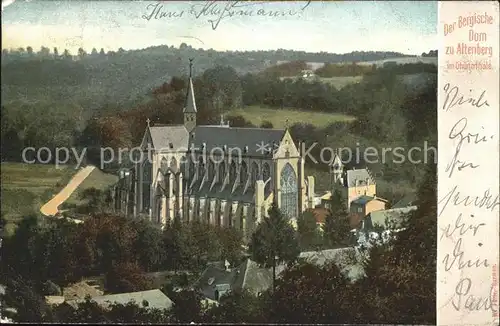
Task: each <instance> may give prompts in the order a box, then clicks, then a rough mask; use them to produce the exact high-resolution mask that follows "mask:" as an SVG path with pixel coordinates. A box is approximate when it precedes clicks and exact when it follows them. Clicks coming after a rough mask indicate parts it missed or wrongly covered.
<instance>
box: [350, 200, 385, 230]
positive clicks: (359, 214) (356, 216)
mask: <svg viewBox="0 0 500 326" xmlns="http://www.w3.org/2000/svg"><path fill="white" fill-rule="evenodd" d="M386 205H387V201H386V200H384V199H381V198H377V197H376V196H374V197H372V196H365V195H363V196H359V197H358V198H356V199H355V200H353V201H352V202H351V207H350V209H349V223H350V225H351V228H356V227H357V226H359V223H361V221H362V220H363V218H364V217H365V216H366V215H368V214H370V213H371V212H376V211H381V210H384V209H385V207H386Z"/></svg>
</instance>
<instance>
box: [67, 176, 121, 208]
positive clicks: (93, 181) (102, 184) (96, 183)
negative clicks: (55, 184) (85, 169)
mask: <svg viewBox="0 0 500 326" xmlns="http://www.w3.org/2000/svg"><path fill="white" fill-rule="evenodd" d="M117 181H118V176H117V175H114V174H110V173H104V172H102V171H101V170H99V169H98V168H96V169H94V171H92V173H90V175H89V176H88V177H87V178H86V179H85V180H84V181H83V182H82V183H81V184H80V186H79V187H78V188H77V189H76V190H75V192H73V193H72V194H71V196H70V197H69V198H68V200H67V201H66V202H65V204H66V205H67V206H70V207H71V206H80V205H85V204H86V201H85V200H82V198H81V195H82V193H83V192H84V191H85V190H86V189H90V188H96V189H99V190H103V191H104V190H106V189H108V188H109V187H110V186H112V185H114V184H115V183H116V182H117Z"/></svg>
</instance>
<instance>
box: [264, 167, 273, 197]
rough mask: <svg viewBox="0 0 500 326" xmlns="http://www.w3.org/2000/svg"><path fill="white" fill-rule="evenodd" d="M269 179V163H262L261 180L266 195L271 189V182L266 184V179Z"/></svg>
mask: <svg viewBox="0 0 500 326" xmlns="http://www.w3.org/2000/svg"><path fill="white" fill-rule="evenodd" d="M270 177H271V168H270V166H269V163H264V165H263V166H262V180H263V181H264V182H267V183H266V188H265V190H264V191H265V192H266V193H267V192H268V191H269V190H270V189H271V181H269V182H268V179H269V178H270Z"/></svg>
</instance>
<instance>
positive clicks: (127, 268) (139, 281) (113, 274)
mask: <svg viewBox="0 0 500 326" xmlns="http://www.w3.org/2000/svg"><path fill="white" fill-rule="evenodd" d="M104 278H105V280H104V282H105V287H106V291H109V292H112V293H126V292H139V291H146V290H151V287H152V281H151V279H150V278H149V277H148V276H147V275H146V274H144V272H143V271H142V269H141V268H140V266H139V265H138V264H136V263H118V264H116V265H114V266H113V267H112V268H111V270H110V271H108V272H107V273H106V274H105V276H104Z"/></svg>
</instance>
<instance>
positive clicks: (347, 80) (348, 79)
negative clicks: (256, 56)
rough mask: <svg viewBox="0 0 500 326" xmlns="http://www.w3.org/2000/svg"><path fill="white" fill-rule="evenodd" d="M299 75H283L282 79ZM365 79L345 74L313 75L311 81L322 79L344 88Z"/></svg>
mask: <svg viewBox="0 0 500 326" xmlns="http://www.w3.org/2000/svg"><path fill="white" fill-rule="evenodd" d="M297 78H299V77H281V79H282V80H283V79H297ZM362 79H363V76H345V77H328V78H323V77H313V78H310V79H306V80H309V81H311V82H314V81H320V82H322V83H325V84H329V85H330V86H333V87H335V88H336V89H342V88H344V87H345V86H347V85H351V84H357V83H359V82H361V80H362Z"/></svg>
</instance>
